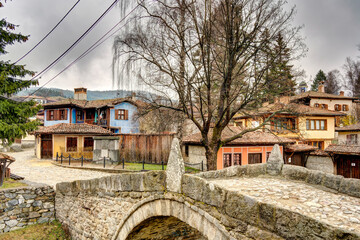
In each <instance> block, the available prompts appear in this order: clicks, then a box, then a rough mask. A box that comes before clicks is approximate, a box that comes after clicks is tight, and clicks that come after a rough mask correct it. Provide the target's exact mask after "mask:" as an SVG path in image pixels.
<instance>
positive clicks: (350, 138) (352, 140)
mask: <svg viewBox="0 0 360 240" xmlns="http://www.w3.org/2000/svg"><path fill="white" fill-rule="evenodd" d="M346 144H349V145H357V144H358V141H357V134H348V135H346Z"/></svg>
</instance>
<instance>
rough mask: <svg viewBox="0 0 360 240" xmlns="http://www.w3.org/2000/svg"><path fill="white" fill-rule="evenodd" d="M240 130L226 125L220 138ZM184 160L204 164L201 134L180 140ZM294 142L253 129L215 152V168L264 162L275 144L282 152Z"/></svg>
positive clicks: (232, 134) (230, 135)
mask: <svg viewBox="0 0 360 240" xmlns="http://www.w3.org/2000/svg"><path fill="white" fill-rule="evenodd" d="M241 131H242V129H241V128H239V127H227V128H225V129H224V131H223V133H222V139H226V138H228V137H232V136H234V135H236V134H238V133H240V132H241ZM182 143H183V147H182V151H183V156H184V160H185V161H186V162H188V163H191V164H196V163H199V162H201V161H202V162H203V164H204V165H206V157H205V148H204V147H203V146H202V145H201V134H200V133H196V134H192V135H190V136H186V137H184V138H183V140H182ZM293 143H295V140H291V139H288V138H284V137H277V136H275V135H273V134H271V133H268V132H263V131H255V132H249V133H246V134H245V135H244V136H243V137H242V138H239V139H236V140H233V141H231V142H229V143H227V144H226V145H224V146H223V147H221V148H220V149H219V151H218V153H217V169H223V168H226V167H231V166H235V165H247V164H256V163H266V161H267V159H268V158H269V156H270V153H271V151H272V149H273V147H274V145H275V144H279V145H280V150H281V152H282V153H283V150H284V146H286V145H289V144H293Z"/></svg>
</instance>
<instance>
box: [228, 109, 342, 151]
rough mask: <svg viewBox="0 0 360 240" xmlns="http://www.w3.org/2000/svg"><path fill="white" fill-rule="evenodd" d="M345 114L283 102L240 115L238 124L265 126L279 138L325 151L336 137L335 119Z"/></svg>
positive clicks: (249, 126)
mask: <svg viewBox="0 0 360 240" xmlns="http://www.w3.org/2000/svg"><path fill="white" fill-rule="evenodd" d="M342 116H345V113H342V112H338V111H331V110H327V109H321V108H314V107H310V106H307V105H304V104H298V103H290V102H287V103H282V102H277V103H274V104H269V105H265V106H264V107H262V108H260V109H258V111H256V112H254V113H249V114H245V115H243V114H242V115H240V114H239V115H237V116H235V117H234V119H235V125H237V126H244V127H247V128H252V127H256V126H259V125H260V124H262V123H264V122H265V121H266V119H267V118H268V117H270V121H269V123H267V124H266V125H264V127H263V129H267V130H269V131H271V132H273V133H274V134H276V135H277V136H279V137H286V138H291V139H294V140H295V141H296V143H298V144H308V145H311V146H315V147H317V148H319V149H321V150H324V149H325V148H326V147H327V146H329V145H330V144H331V143H332V141H333V140H334V139H335V121H336V120H335V119H336V117H342Z"/></svg>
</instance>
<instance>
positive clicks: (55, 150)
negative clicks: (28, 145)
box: [35, 123, 112, 159]
mask: <svg viewBox="0 0 360 240" xmlns="http://www.w3.org/2000/svg"><path fill="white" fill-rule="evenodd" d="M110 135H112V132H111V131H109V130H106V129H104V128H102V127H100V126H96V125H91V124H86V123H79V124H71V123H59V124H55V125H52V126H47V127H42V128H40V129H39V130H37V131H35V154H36V157H37V158H39V159H55V158H56V156H57V155H58V156H60V155H61V154H62V155H63V156H64V157H68V156H69V155H70V156H71V157H73V158H79V157H81V156H83V157H85V158H89V159H92V158H93V148H94V139H93V137H94V136H110Z"/></svg>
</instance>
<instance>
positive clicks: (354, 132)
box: [335, 123, 360, 145]
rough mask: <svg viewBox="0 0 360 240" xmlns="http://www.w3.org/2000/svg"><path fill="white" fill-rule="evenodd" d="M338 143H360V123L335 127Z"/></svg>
mask: <svg viewBox="0 0 360 240" xmlns="http://www.w3.org/2000/svg"><path fill="white" fill-rule="evenodd" d="M335 131H336V133H337V143H338V144H340V145H345V144H346V145H360V123H356V124H352V125H349V126H345V127H337V128H335Z"/></svg>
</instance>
